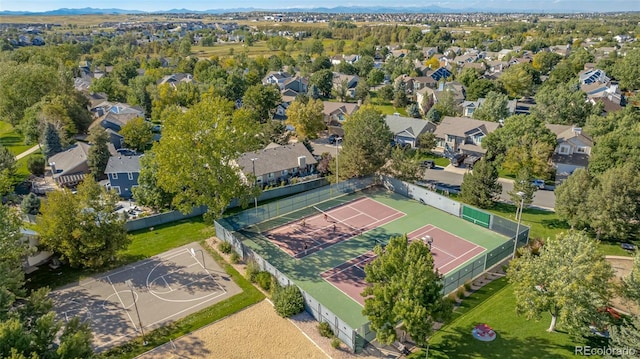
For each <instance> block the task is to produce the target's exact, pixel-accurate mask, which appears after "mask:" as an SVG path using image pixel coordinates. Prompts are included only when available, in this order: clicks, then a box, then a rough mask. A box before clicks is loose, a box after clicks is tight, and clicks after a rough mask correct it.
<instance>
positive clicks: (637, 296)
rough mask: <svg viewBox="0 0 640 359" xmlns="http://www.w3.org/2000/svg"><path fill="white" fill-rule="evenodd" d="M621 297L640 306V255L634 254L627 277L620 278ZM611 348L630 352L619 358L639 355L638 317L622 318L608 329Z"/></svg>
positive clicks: (639, 324) (636, 315)
mask: <svg viewBox="0 0 640 359" xmlns="http://www.w3.org/2000/svg"><path fill="white" fill-rule="evenodd" d="M621 293H622V296H623V297H624V298H626V299H628V300H630V301H632V302H633V303H635V304H636V305H640V254H638V253H636V255H635V256H634V258H633V267H632V269H631V273H629V275H628V276H626V277H624V278H622V286H621ZM609 334H610V338H611V342H610V343H611V346H612V347H614V348H627V349H633V350H635V352H634V353H631V352H630V351H629V352H628V353H626V354H623V355H621V356H619V357H621V358H624V359H627V358H628V359H632V358H635V357H636V356H637V353H640V315H638V314H635V315H631V316H630V317H627V318H624V319H623V322H622V323H621V324H619V325H612V326H610V327H609Z"/></svg>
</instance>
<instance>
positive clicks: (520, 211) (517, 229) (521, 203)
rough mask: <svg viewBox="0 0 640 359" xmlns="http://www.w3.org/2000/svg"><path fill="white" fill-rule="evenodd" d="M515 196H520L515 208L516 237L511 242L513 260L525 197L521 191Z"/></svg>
mask: <svg viewBox="0 0 640 359" xmlns="http://www.w3.org/2000/svg"><path fill="white" fill-rule="evenodd" d="M516 194H517V195H518V196H520V206H519V207H518V208H516V219H517V220H518V225H516V236H515V240H514V242H513V259H515V258H516V251H517V250H518V237H519V235H520V221H521V220H522V208H523V207H524V196H525V195H526V193H524V192H522V191H518V193H516Z"/></svg>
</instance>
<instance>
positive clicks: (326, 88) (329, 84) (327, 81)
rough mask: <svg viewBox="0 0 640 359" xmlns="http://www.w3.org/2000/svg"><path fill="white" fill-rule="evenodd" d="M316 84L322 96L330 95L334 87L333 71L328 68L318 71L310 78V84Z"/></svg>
mask: <svg viewBox="0 0 640 359" xmlns="http://www.w3.org/2000/svg"><path fill="white" fill-rule="evenodd" d="M311 85H315V86H316V88H317V89H318V90H319V91H320V93H321V94H322V97H329V95H330V94H331V89H333V72H331V70H328V69H324V70H320V71H316V72H314V73H313V75H311V78H309V86H311Z"/></svg>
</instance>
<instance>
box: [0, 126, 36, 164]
mask: <svg viewBox="0 0 640 359" xmlns="http://www.w3.org/2000/svg"><path fill="white" fill-rule="evenodd" d="M0 145H2V146H4V147H6V148H7V149H8V150H9V152H11V153H12V154H13V155H14V156H16V155H19V154H21V153H22V152H24V151H26V150H28V149H29V148H31V145H26V144H25V143H24V137H22V135H21V134H19V133H18V132H17V131H16V130H15V129H14V128H13V126H11V124H10V123H7V122H4V121H0Z"/></svg>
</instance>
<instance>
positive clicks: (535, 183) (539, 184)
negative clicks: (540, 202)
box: [531, 179, 544, 189]
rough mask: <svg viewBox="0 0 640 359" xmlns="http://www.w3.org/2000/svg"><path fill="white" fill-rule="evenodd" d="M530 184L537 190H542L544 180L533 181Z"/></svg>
mask: <svg viewBox="0 0 640 359" xmlns="http://www.w3.org/2000/svg"><path fill="white" fill-rule="evenodd" d="M531 184H532V185H533V186H534V187H536V188H538V189H544V180H541V179H535V180H533V181H531Z"/></svg>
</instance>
